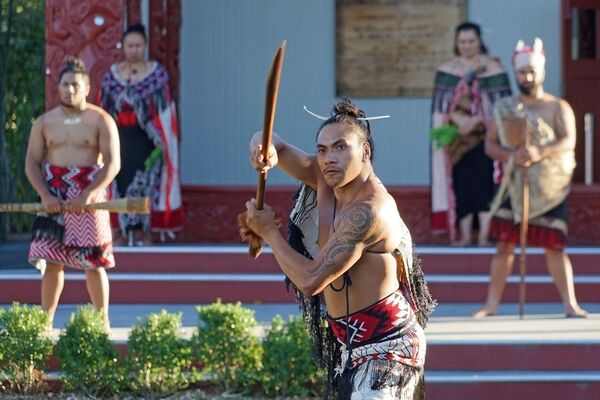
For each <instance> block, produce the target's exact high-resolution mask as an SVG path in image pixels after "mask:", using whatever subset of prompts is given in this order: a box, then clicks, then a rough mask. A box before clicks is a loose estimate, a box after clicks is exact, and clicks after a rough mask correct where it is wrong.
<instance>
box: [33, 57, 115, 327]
mask: <svg viewBox="0 0 600 400" xmlns="http://www.w3.org/2000/svg"><path fill="white" fill-rule="evenodd" d="M58 92H59V97H60V102H61V104H60V105H59V106H58V107H55V108H53V109H52V110H50V111H48V112H47V113H45V114H43V115H42V116H40V117H39V118H38V119H37V120H36V121H35V123H34V125H33V127H32V129H31V134H30V137H29V145H28V148H27V157H26V160H25V172H26V174H27V178H28V179H29V182H31V185H32V186H33V187H34V189H35V190H36V191H37V193H38V194H39V196H40V198H41V201H42V205H43V206H44V208H45V210H46V211H45V212H42V213H39V214H38V216H37V218H36V220H35V222H34V225H33V239H32V241H31V247H30V249H29V262H30V263H31V264H33V265H34V266H35V267H36V268H38V269H39V270H40V271H41V272H42V276H43V277H42V308H43V309H44V310H46V311H47V312H48V313H49V314H50V320H51V321H52V319H53V318H54V313H55V312H56V307H57V305H58V300H59V298H60V294H61V292H62V289H63V286H64V271H63V268H64V266H65V265H66V266H69V267H72V268H78V269H83V270H84V271H85V274H86V284H87V290H88V293H89V295H90V299H91V301H92V304H93V305H94V307H95V308H96V309H97V310H100V311H102V313H103V315H104V320H105V329H106V331H107V332H108V331H109V329H110V324H109V320H108V298H109V286H108V278H107V276H106V271H105V268H111V267H114V265H115V261H114V256H113V251H112V237H111V229H110V221H109V215H108V211H100V210H97V211H84V207H85V206H86V205H87V204H91V203H96V202H101V201H104V200H105V199H106V196H105V189H106V187H107V186H108V185H109V184H110V182H111V181H112V180H113V179H114V177H115V175H116V174H117V172H118V171H119V168H120V164H121V161H120V156H119V136H118V131H117V127H116V125H115V122H114V120H113V119H112V118H111V116H110V115H108V114H107V113H106V112H105V111H104V110H102V109H101V108H99V107H96V106H94V105H92V104H88V103H87V102H86V97H87V95H88V94H89V92H90V81H89V75H88V72H87V70H86V68H85V66H84V64H83V62H82V61H81V60H79V59H76V58H72V57H71V58H69V60H68V61H67V63H66V66H65V67H64V69H63V70H62V71H61V73H60V76H59V85H58Z"/></svg>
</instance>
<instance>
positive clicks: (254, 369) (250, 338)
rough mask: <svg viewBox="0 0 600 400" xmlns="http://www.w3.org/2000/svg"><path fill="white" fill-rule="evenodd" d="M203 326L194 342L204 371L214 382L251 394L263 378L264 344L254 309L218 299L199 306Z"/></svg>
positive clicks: (199, 328) (232, 389)
mask: <svg viewBox="0 0 600 400" xmlns="http://www.w3.org/2000/svg"><path fill="white" fill-rule="evenodd" d="M197 311H198V317H199V318H200V326H199V327H198V330H197V331H196V333H195V335H194V337H193V342H194V344H195V348H196V357H197V359H198V361H199V362H200V364H201V365H202V366H203V372H206V373H208V374H209V376H210V380H211V381H212V383H213V384H215V385H216V386H217V387H220V388H221V389H225V390H228V391H241V392H244V393H249V392H252V391H253V390H254V387H255V386H256V384H257V383H258V381H259V379H260V378H259V371H260V369H261V358H262V347H261V345H260V341H259V339H258V337H256V335H255V334H254V330H255V328H256V326H257V323H256V319H255V318H254V312H253V311H252V310H249V309H246V308H243V307H242V306H241V304H240V303H239V302H238V303H236V304H223V303H221V301H220V300H218V301H217V302H216V303H214V304H210V305H208V306H202V307H197Z"/></svg>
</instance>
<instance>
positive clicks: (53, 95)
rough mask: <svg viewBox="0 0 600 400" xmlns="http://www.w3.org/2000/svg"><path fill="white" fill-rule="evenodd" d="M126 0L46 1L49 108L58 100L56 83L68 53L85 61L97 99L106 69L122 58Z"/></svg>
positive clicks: (47, 105) (47, 104)
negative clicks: (121, 49)
mask: <svg viewBox="0 0 600 400" xmlns="http://www.w3.org/2000/svg"><path fill="white" fill-rule="evenodd" d="M124 1H125V0H88V1H77V0H47V1H46V58H45V65H46V109H50V108H52V107H55V106H56V105H57V104H58V103H59V99H58V93H57V84H58V76H59V74H60V71H61V70H62V68H63V67H64V63H65V60H66V58H67V57H68V56H70V55H73V56H76V57H79V58H81V59H82V60H83V62H84V63H85V65H86V67H87V69H88V71H89V74H90V82H91V86H92V90H91V93H90V95H89V96H88V101H90V102H95V101H96V100H97V98H98V93H99V91H100V83H101V82H102V77H103V75H104V73H105V72H106V70H107V69H108V68H109V67H110V65H111V64H112V63H114V62H115V61H117V60H118V59H120V57H121V51H120V49H119V48H117V43H119V41H120V40H121V35H122V34H123V12H122V11H123V10H124Z"/></svg>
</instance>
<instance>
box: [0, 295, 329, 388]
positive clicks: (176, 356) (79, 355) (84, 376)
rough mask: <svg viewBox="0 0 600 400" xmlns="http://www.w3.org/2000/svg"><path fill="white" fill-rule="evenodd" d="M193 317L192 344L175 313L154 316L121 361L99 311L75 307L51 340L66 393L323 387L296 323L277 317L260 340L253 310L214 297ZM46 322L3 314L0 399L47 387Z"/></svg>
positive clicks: (20, 312) (18, 312) (28, 314)
mask: <svg viewBox="0 0 600 400" xmlns="http://www.w3.org/2000/svg"><path fill="white" fill-rule="evenodd" d="M197 312H198V317H199V324H198V327H197V329H195V331H194V333H193V335H192V337H191V339H184V338H182V335H181V333H182V332H181V314H169V313H167V312H166V311H161V312H160V313H155V314H150V315H148V316H147V318H146V319H145V320H139V321H138V323H137V324H136V325H135V326H134V327H133V329H132V331H131V334H130V336H129V341H128V353H127V355H126V356H125V357H122V356H119V353H118V351H117V350H116V348H115V346H114V344H113V343H112V342H111V341H110V340H109V338H108V336H107V335H106V334H105V333H104V321H103V317H102V314H101V313H99V312H97V311H95V310H94V309H93V308H92V307H91V306H84V307H80V308H78V309H77V311H76V312H75V313H74V314H73V315H71V319H70V321H69V322H68V323H67V325H66V328H65V330H64V331H63V332H62V333H61V335H60V339H59V341H58V342H57V344H56V351H55V354H56V358H57V360H58V362H59V368H60V370H61V374H60V380H61V382H62V384H63V385H62V387H63V390H66V391H69V392H75V393H81V394H83V395H85V396H91V397H92V398H107V397H110V396H117V395H119V394H122V393H127V394H128V395H135V396H141V397H142V398H162V397H164V396H165V395H168V394H171V393H174V392H177V391H180V390H185V389H188V388H190V387H195V386H194V385H195V384H196V383H198V382H199V381H200V380H202V385H203V387H207V385H208V388H209V390H210V391H215V392H223V391H227V392H230V393H237V394H246V395H259V396H266V397H281V396H301V397H305V396H318V394H319V393H321V392H322V391H323V383H324V373H323V371H320V370H318V369H317V367H316V365H315V364H314V363H313V361H312V358H311V348H310V342H309V340H308V337H307V334H306V331H305V328H304V324H303V322H302V320H301V319H300V318H290V319H289V320H287V321H285V320H283V319H282V318H281V317H279V316H277V317H276V318H274V319H273V322H272V325H271V327H270V328H267V329H268V331H267V334H266V335H264V340H263V341H261V340H260V337H259V334H258V330H259V329H261V327H259V326H258V323H257V322H256V319H255V318H254V312H253V311H252V310H250V309H247V308H244V307H242V306H241V304H240V303H237V304H224V303H221V302H220V301H217V302H215V303H214V304H211V305H207V306H202V307H197ZM48 320H49V319H48V314H47V313H46V312H44V311H42V310H41V308H40V307H39V306H27V305H21V304H18V303H15V304H13V305H12V307H10V308H9V309H6V310H2V309H0V397H1V396H2V393H3V392H6V393H35V392H41V391H44V390H46V388H45V387H44V383H45V381H44V374H43V370H44V368H45V366H46V362H47V360H48V359H49V357H50V355H51V353H52V346H53V343H52V340H51V339H50V338H49V335H48ZM260 336H262V335H260ZM3 383H4V386H2V384H3Z"/></svg>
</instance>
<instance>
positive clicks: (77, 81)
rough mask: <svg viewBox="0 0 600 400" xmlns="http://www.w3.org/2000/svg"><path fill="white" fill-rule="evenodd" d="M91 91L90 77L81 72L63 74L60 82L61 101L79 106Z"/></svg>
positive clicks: (59, 93) (64, 103)
mask: <svg viewBox="0 0 600 400" xmlns="http://www.w3.org/2000/svg"><path fill="white" fill-rule="evenodd" d="M89 93H90V83H89V81H88V79H87V78H86V77H85V76H83V75H82V74H80V73H73V72H67V73H65V74H63V76H62V78H61V79H60V82H59V84H58V95H59V97H60V102H61V103H62V104H63V105H65V106H67V107H79V106H81V104H82V103H83V102H84V101H85V98H86V97H87V95H88V94H89Z"/></svg>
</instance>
